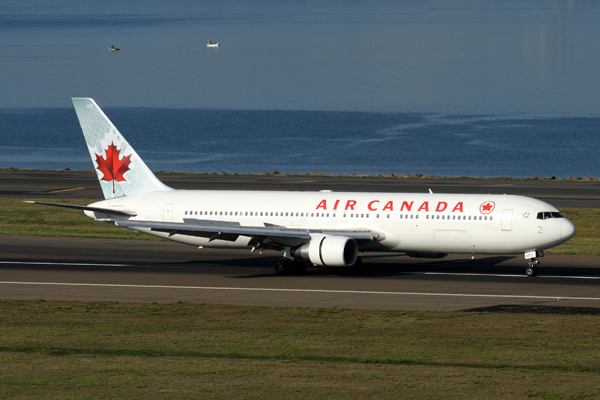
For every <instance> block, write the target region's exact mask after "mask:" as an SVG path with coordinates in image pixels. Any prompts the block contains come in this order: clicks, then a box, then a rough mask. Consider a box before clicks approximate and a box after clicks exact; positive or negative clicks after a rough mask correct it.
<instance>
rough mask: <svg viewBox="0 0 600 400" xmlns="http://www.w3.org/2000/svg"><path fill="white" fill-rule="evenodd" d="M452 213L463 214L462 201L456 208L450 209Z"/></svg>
mask: <svg viewBox="0 0 600 400" xmlns="http://www.w3.org/2000/svg"><path fill="white" fill-rule="evenodd" d="M454 211H460V212H463V203H462V201H459V202H458V203H457V204H456V206H455V207H454V208H453V209H452V212H454Z"/></svg>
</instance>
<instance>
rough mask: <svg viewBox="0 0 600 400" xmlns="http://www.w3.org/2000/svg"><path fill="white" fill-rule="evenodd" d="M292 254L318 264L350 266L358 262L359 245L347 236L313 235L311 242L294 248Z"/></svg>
mask: <svg viewBox="0 0 600 400" xmlns="http://www.w3.org/2000/svg"><path fill="white" fill-rule="evenodd" d="M292 255H293V256H294V257H296V258H302V259H304V260H309V261H310V262H311V263H313V264H314V265H317V266H324V267H349V266H351V265H353V264H354V263H355V262H356V259H357V257H358V245H357V244H356V241H355V240H354V239H352V238H350V237H346V236H313V238H312V239H311V241H310V242H308V243H306V244H304V245H302V246H300V247H298V248H296V249H295V250H293V251H292Z"/></svg>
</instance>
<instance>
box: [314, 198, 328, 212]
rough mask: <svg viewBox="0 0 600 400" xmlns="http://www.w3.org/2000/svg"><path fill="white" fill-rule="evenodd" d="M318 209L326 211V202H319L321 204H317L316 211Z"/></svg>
mask: <svg viewBox="0 0 600 400" xmlns="http://www.w3.org/2000/svg"><path fill="white" fill-rule="evenodd" d="M319 208H322V209H323V210H327V200H321V202H320V203H319V205H318V206H317V208H316V209H317V210H318V209H319Z"/></svg>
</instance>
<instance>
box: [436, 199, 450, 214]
mask: <svg viewBox="0 0 600 400" xmlns="http://www.w3.org/2000/svg"><path fill="white" fill-rule="evenodd" d="M447 207H448V203H446V202H445V201H440V202H439V203H438V204H437V207H436V208H435V211H436V212H442V211H444V210H445V209H446V208H447Z"/></svg>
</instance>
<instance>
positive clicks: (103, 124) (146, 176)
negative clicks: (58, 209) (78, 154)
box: [72, 97, 173, 199]
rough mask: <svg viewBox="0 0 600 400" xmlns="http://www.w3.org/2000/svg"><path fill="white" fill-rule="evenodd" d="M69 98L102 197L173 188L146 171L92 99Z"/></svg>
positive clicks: (140, 160) (139, 159)
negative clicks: (92, 164) (98, 182)
mask: <svg viewBox="0 0 600 400" xmlns="http://www.w3.org/2000/svg"><path fill="white" fill-rule="evenodd" d="M72 100H73V105H74V106H75V111H76V112H77V118H79V124H80V125H81V129H82V130H83V136H84V137H85V142H86V143H87V147H88V150H89V152H90V156H91V157H92V162H93V163H94V168H95V169H96V173H97V174H98V180H99V181H100V186H101V187H102V192H103V193H104V198H105V199H112V198H115V197H123V196H133V195H136V194H142V193H149V192H156V191H160V190H173V189H171V188H170V187H168V186H166V185H165V184H164V183H162V182H161V181H159V180H158V178H157V177H156V176H155V175H154V173H152V171H150V169H149V168H148V167H147V166H146V164H145V163H144V161H142V159H141V158H140V156H138V155H137V153H136V152H135V150H133V148H132V147H131V146H130V145H129V143H127V140H125V138H124V137H123V135H121V133H119V131H118V130H117V128H116V127H115V126H114V125H113V124H112V122H110V120H109V119H108V117H107V116H106V115H105V114H104V113H103V112H102V110H101V109H100V107H98V105H97V104H96V102H95V101H94V100H93V99H90V98H78V97H74V98H73V99H72Z"/></svg>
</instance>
